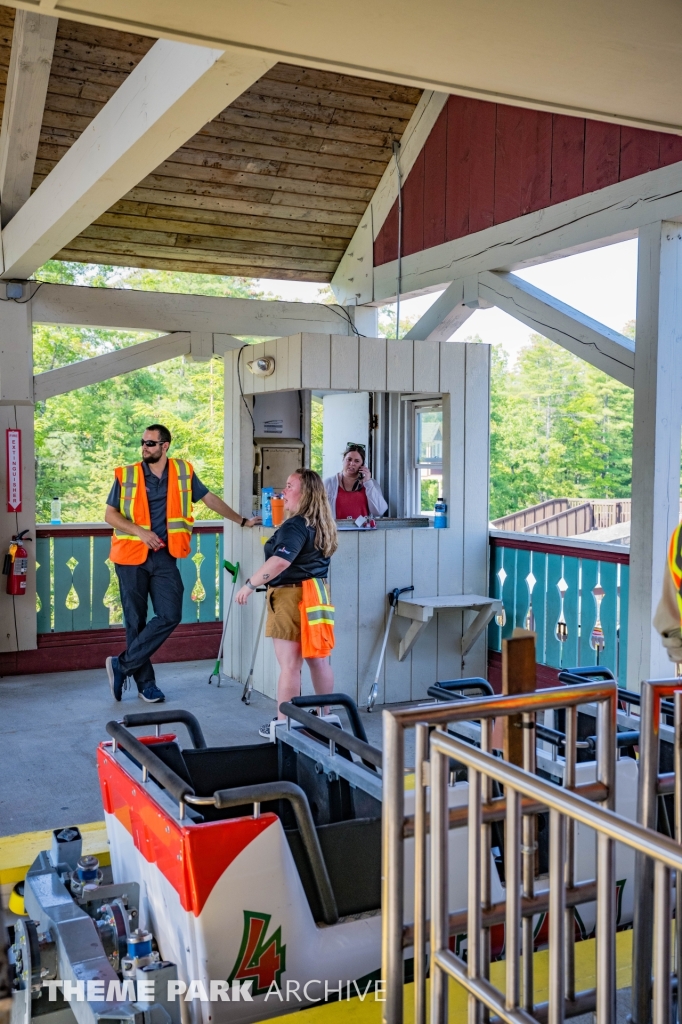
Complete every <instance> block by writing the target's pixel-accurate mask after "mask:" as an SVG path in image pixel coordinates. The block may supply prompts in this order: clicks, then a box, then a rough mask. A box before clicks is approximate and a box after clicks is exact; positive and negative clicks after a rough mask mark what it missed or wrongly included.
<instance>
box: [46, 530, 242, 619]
mask: <svg viewBox="0 0 682 1024" xmlns="http://www.w3.org/2000/svg"><path fill="white" fill-rule="evenodd" d="M110 544H111V528H110V527H108V526H106V525H105V524H104V523H74V524H73V525H64V526H51V525H40V524H39V525H38V527H37V529H36V562H37V572H36V589H37V601H36V605H37V611H38V633H39V634H45V633H51V632H54V633H68V632H73V631H78V630H94V629H106V627H107V626H121V625H122V624H123V613H122V609H121V596H120V593H119V588H118V579H117V577H116V572H115V570H114V566H113V563H112V562H111V561H110V559H109V548H110ZM222 562H223V524H222V522H221V521H219V520H206V521H204V522H197V523H196V524H195V526H194V532H193V534H192V548H191V553H190V556H189V558H184V559H181V560H179V561H178V568H179V570H180V575H181V576H182V581H183V583H184V585H185V593H184V596H183V602H182V622H184V623H188V624H189V623H193V622H215V621H216V620H219V619H220V618H222V593H221V588H220V586H219V583H220V573H221V566H222Z"/></svg>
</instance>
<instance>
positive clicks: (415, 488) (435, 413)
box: [411, 400, 443, 516]
mask: <svg viewBox="0 0 682 1024" xmlns="http://www.w3.org/2000/svg"><path fill="white" fill-rule="evenodd" d="M412 406H413V408H412V446H411V447H412V456H413V460H412V467H411V477H412V514H413V515H417V516H433V515H434V509H435V506H436V502H437V501H438V499H439V498H440V497H442V496H443V403H442V401H440V400H434V401H427V402H414V403H412Z"/></svg>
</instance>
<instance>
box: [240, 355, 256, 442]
mask: <svg viewBox="0 0 682 1024" xmlns="http://www.w3.org/2000/svg"><path fill="white" fill-rule="evenodd" d="M248 347H249V346H248V345H242V347H241V348H240V349H239V354H238V355H237V380H238V382H239V394H240V395H241V396H242V402H243V403H244V408H245V409H246V411H247V412H248V414H249V417H250V419H251V426H252V428H253V436H254V438H255V436H256V424H255V422H254V419H253V416H252V414H251V410H250V409H249V404H248V402H247V401H246V399H245V398H244V389H243V387H242V376H241V373H240V372H239V361H240V359H241V357H242V352H243V351H244V349H245V348H248Z"/></svg>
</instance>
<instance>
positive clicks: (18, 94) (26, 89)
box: [0, 11, 58, 225]
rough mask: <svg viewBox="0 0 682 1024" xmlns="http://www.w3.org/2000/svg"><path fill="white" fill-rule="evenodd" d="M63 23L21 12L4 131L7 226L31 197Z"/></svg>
mask: <svg viewBox="0 0 682 1024" xmlns="http://www.w3.org/2000/svg"><path fill="white" fill-rule="evenodd" d="M57 21H58V19H57V18H49V17H47V16H46V15H44V14H36V13H35V12H29V11H17V12H16V18H15V21H14V34H13V37H12V51H11V57H10V65H9V72H8V80H7V87H6V93H5V103H4V107H3V111H2V129H1V130H0V196H2V206H1V218H2V224H3V225H5V224H7V223H9V221H11V219H12V217H14V215H15V214H16V212H17V211H18V210H19V209H20V208H21V207H22V206H23V205H24V203H25V202H26V200H27V199H28V198H29V196H30V195H31V182H32V180H33V169H34V167H35V161H36V155H37V153H38V141H39V138H40V126H41V123H42V119H43V110H44V108H45V98H46V96H47V86H48V81H49V78H50V65H51V63H52V52H53V50H54V41H55V36H56V34H57Z"/></svg>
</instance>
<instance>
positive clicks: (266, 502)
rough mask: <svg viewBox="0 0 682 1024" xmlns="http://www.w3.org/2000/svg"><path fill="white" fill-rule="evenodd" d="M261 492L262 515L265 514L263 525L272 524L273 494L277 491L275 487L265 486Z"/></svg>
mask: <svg viewBox="0 0 682 1024" xmlns="http://www.w3.org/2000/svg"><path fill="white" fill-rule="evenodd" d="M261 493H262V498H261V505H262V509H261V515H262V516H263V526H272V496H273V494H274V493H275V491H274V488H273V487H264V488H263V490H262V492H261Z"/></svg>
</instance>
